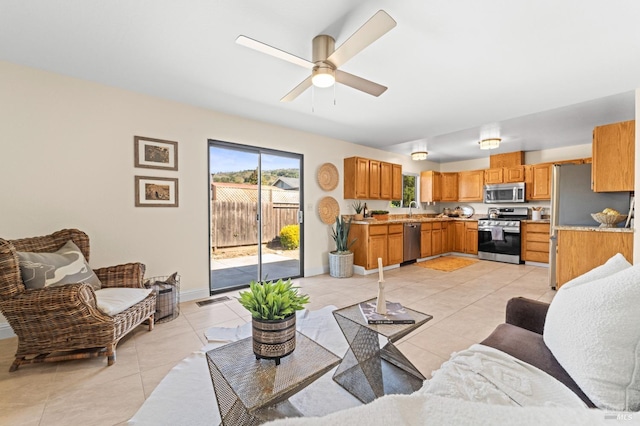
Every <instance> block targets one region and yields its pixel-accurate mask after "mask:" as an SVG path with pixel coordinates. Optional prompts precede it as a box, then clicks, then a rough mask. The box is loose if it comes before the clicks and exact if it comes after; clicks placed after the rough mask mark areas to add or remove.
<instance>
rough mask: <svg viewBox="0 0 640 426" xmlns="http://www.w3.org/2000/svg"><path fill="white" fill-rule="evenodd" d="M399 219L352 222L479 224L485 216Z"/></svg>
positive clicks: (404, 217)
mask: <svg viewBox="0 0 640 426" xmlns="http://www.w3.org/2000/svg"><path fill="white" fill-rule="evenodd" d="M397 216H398V217H394V215H389V219H388V220H377V219H364V220H352V221H351V223H355V224H359V225H384V224H387V223H411V222H414V223H417V222H420V223H422V222H454V221H465V222H477V221H478V219H480V218H482V217H484V215H474V216H471V217H427V216H418V215H415V216H413V217H409V216H408V215H397Z"/></svg>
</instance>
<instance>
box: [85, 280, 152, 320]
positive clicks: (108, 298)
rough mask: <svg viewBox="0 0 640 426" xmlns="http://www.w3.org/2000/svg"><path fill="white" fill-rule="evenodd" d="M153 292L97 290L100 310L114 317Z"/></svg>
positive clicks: (123, 289)
mask: <svg viewBox="0 0 640 426" xmlns="http://www.w3.org/2000/svg"><path fill="white" fill-rule="evenodd" d="M152 291H153V290H152V289H150V288H126V287H109V288H102V289H100V290H96V302H97V304H98V309H100V310H101V311H102V312H104V313H105V314H107V315H109V316H114V315H116V314H119V313H120V312H122V311H124V310H125V309H129V308H130V307H132V306H133V305H135V304H136V303H138V302H140V301H141V300H143V299H144V298H145V297H147V296H148V295H149V293H151V292H152Z"/></svg>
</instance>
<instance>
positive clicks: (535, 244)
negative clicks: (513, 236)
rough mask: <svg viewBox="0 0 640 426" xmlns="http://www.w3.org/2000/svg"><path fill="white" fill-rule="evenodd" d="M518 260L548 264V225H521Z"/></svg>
mask: <svg viewBox="0 0 640 426" xmlns="http://www.w3.org/2000/svg"><path fill="white" fill-rule="evenodd" d="M520 235H521V237H522V250H521V252H520V258H521V259H522V260H526V261H529V262H540V263H549V224H548V223H522V228H521V229H520Z"/></svg>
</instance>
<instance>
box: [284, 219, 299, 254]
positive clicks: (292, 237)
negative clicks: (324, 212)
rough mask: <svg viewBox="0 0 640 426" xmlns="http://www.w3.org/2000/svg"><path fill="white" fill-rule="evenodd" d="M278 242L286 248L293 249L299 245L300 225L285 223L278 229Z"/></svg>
mask: <svg viewBox="0 0 640 426" xmlns="http://www.w3.org/2000/svg"><path fill="white" fill-rule="evenodd" d="M280 243H281V244H282V247H284V248H285V249H287V250H294V249H297V248H298V246H300V226H299V225H287V226H284V227H283V228H282V229H281V230H280Z"/></svg>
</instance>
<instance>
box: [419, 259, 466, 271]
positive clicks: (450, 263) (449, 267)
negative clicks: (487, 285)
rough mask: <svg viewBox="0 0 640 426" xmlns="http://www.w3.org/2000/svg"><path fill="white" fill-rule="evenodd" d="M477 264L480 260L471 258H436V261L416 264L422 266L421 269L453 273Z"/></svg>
mask: <svg viewBox="0 0 640 426" xmlns="http://www.w3.org/2000/svg"><path fill="white" fill-rule="evenodd" d="M476 262H478V259H472V258H470V257H457V256H442V257H436V258H435V259H431V260H427V261H425V262H419V263H416V265H417V266H420V267H421V268H428V269H435V270H437V271H445V272H451V271H455V270H457V269H461V268H464V267H466V266H469V265H473V264H474V263H476Z"/></svg>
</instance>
